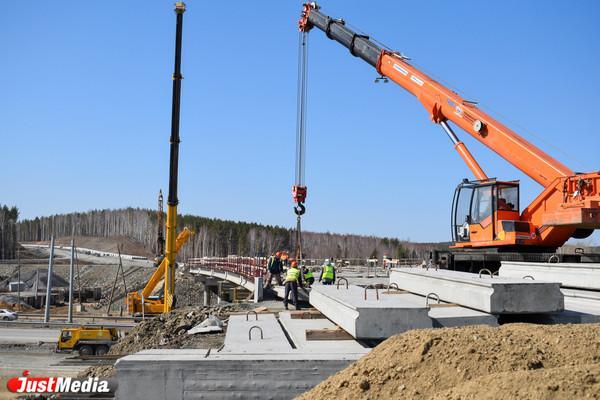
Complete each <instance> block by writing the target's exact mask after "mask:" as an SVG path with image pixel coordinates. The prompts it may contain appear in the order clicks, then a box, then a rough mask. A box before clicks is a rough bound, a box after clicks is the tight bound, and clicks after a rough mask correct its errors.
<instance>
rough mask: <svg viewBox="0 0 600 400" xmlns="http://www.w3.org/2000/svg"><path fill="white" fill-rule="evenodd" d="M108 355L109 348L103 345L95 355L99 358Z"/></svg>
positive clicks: (97, 348) (97, 349)
mask: <svg viewBox="0 0 600 400" xmlns="http://www.w3.org/2000/svg"><path fill="white" fill-rule="evenodd" d="M106 353H108V346H106V345H103V344H102V345H100V346H98V347H96V351H95V354H96V355H97V356H103V355H105V354H106Z"/></svg>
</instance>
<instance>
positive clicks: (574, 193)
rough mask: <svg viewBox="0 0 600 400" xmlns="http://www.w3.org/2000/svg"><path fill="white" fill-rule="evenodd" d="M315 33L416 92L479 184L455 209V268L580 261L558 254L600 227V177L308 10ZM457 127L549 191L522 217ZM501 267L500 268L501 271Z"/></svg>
mask: <svg viewBox="0 0 600 400" xmlns="http://www.w3.org/2000/svg"><path fill="white" fill-rule="evenodd" d="M312 28H318V29H320V30H322V31H323V32H325V34H326V35H327V37H328V38H330V39H332V40H335V41H337V42H338V43H340V44H341V45H343V46H345V47H346V48H348V50H349V51H350V54H352V55H353V56H355V57H358V58H361V59H362V60H364V61H366V62H367V63H369V64H370V65H371V66H372V67H374V68H375V69H376V71H377V72H378V73H379V74H380V75H381V79H390V80H392V81H393V82H395V83H396V84H398V85H400V86H401V87H402V88H404V89H406V90H407V91H408V92H410V93H412V94H413V95H414V96H415V97H416V98H417V99H418V100H419V101H420V102H421V103H422V105H423V106H424V107H425V109H426V110H427V112H428V113H429V116H430V118H431V120H432V121H433V122H434V123H436V124H439V125H440V126H441V127H442V129H443V130H444V131H445V132H446V134H447V135H448V136H449V138H450V140H451V141H452V144H453V146H454V148H455V149H456V151H457V152H458V153H459V155H460V156H461V158H462V159H463V160H464V162H465V163H466V164H467V166H468V167H469V169H470V170H471V172H472V173H473V175H474V176H475V178H476V180H473V181H469V180H467V179H465V180H463V182H462V183H460V184H459V185H458V187H457V188H456V191H455V193H454V199H453V205H452V217H451V228H452V240H453V242H454V244H453V246H451V249H452V250H451V259H452V260H451V261H452V264H451V265H453V266H454V268H456V269H466V270H472V269H474V267H473V265H474V264H477V265H478V266H479V265H480V264H481V262H483V263H485V264H486V266H487V267H488V268H490V267H491V268H496V267H497V266H499V262H500V261H502V260H525V261H547V260H548V257H552V259H553V260H555V261H556V260H559V259H560V260H565V261H567V260H568V261H580V260H581V257H580V256H578V255H571V257H570V258H567V257H566V256H563V255H558V254H554V252H555V251H556V249H557V248H558V247H560V246H562V245H563V244H564V243H565V242H566V241H567V240H569V238H585V237H588V236H589V235H591V234H592V233H593V231H594V229H598V228H600V172H589V173H576V172H573V171H572V170H571V169H570V168H568V167H567V166H565V165H564V164H562V163H560V162H559V161H557V160H555V159H554V158H552V157H550V156H549V155H548V154H546V153H544V152H543V151H542V150H540V149H538V148H537V147H535V146H534V145H533V144H531V143H529V142H528V141H526V140H525V139H523V138H522V137H521V136H519V135H518V134H517V133H515V132H514V131H512V130H511V129H509V128H508V127H506V126H505V125H503V124H502V123H500V122H498V121H497V120H495V119H494V118H492V117H491V116H489V115H488V114H486V113H485V112H483V111H482V110H480V109H479V108H478V107H477V105H476V104H475V103H473V102H470V101H467V100H465V99H463V98H462V97H461V96H460V95H458V94H457V93H455V92H454V91H452V90H450V89H448V88H446V87H444V86H443V85H441V84H440V83H439V82H436V81H435V80H433V79H432V78H430V77H429V76H427V75H426V74H424V73H423V72H421V71H419V70H418V69H417V68H415V67H414V66H412V65H411V64H410V63H409V62H408V60H407V58H406V57H404V56H403V55H402V54H401V53H399V52H396V51H390V50H387V49H383V48H381V47H380V46H378V45H377V44H376V43H375V42H374V41H372V40H370V39H369V37H368V36H366V35H362V34H358V33H356V32H355V31H353V30H351V29H349V28H348V27H347V26H346V24H345V22H344V20H342V19H334V18H331V17H329V16H327V15H325V14H323V13H322V12H321V10H320V7H319V6H318V5H317V4H316V3H306V4H304V7H303V10H302V14H301V18H300V21H299V30H300V32H301V35H306V34H307V33H308V32H309V31H310V30H311V29H312ZM450 122H452V123H454V124H456V125H457V126H458V127H460V128H461V129H463V130H464V131H466V132H467V133H469V134H470V135H471V136H473V137H474V138H475V139H477V140H479V141H480V142H481V143H483V144H484V145H485V146H487V147H489V148H490V149H492V150H493V151H494V152H496V153H497V154H498V155H500V156H501V157H502V158H504V159H505V160H506V161H508V162H509V163H511V164H512V165H514V166H515V167H516V168H518V169H519V170H521V171H522V172H523V173H525V174H526V175H528V176H529V177H530V178H531V179H533V180H534V181H536V182H537V183H539V184H540V185H542V187H543V191H542V192H541V193H540V194H539V196H538V197H537V198H536V199H535V200H533V202H532V203H531V204H529V205H528V206H527V207H525V208H523V210H522V211H520V207H519V182H518V181H499V180H496V179H495V178H489V177H488V175H487V174H486V173H485V172H484V171H483V169H482V168H481V167H480V165H479V164H478V162H477V160H475V158H474V157H473V155H472V154H471V153H470V152H469V150H468V149H467V147H466V146H465V144H464V143H463V142H461V141H460V140H459V139H458V137H457V136H456V134H455V133H454V131H453V129H452V127H451V126H450V124H449V123H450ZM494 264H495V265H494Z"/></svg>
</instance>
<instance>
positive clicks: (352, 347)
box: [279, 312, 371, 355]
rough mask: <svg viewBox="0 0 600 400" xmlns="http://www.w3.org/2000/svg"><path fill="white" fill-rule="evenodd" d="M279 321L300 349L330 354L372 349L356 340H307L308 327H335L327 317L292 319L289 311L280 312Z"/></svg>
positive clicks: (355, 352) (363, 352)
mask: <svg viewBox="0 0 600 400" xmlns="http://www.w3.org/2000/svg"><path fill="white" fill-rule="evenodd" d="M279 321H280V322H281V324H282V325H283V327H284V329H285V331H286V332H287V334H288V335H289V337H290V339H291V340H292V342H293V343H294V346H296V348H297V349H298V350H299V351H302V352H309V353H317V354H318V353H329V354H338V353H339V354H350V353H354V354H361V355H362V354H366V353H368V352H369V351H370V350H371V349H370V348H367V347H363V346H362V345H361V344H360V343H358V342H357V341H356V340H306V330H307V329H326V328H334V327H335V324H334V323H333V322H331V321H330V320H328V319H327V318H320V319H292V318H291V317H290V313H289V312H281V313H279Z"/></svg>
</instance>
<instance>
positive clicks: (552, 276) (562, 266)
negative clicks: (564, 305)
mask: <svg viewBox="0 0 600 400" xmlns="http://www.w3.org/2000/svg"><path fill="white" fill-rule="evenodd" d="M499 275H500V276H501V277H517V278H522V277H523V276H527V275H529V276H532V277H533V278H534V279H536V280H545V281H551V282H560V283H561V285H562V286H567V287H573V288H580V289H592V290H600V264H596V263H532V262H513V261H502V265H501V267H500V271H499Z"/></svg>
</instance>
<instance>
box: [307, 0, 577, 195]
mask: <svg viewBox="0 0 600 400" xmlns="http://www.w3.org/2000/svg"><path fill="white" fill-rule="evenodd" d="M312 27H316V28H319V29H320V30H322V31H323V32H325V34H326V35H327V37H328V38H330V39H332V40H335V41H337V42H338V43H340V44H341V45H343V46H344V47H346V48H348V49H349V50H350V53H351V54H352V55H354V56H356V57H359V58H361V59H363V60H364V61H366V62H367V63H369V64H370V65H371V66H373V67H375V68H376V69H377V71H378V72H379V73H380V74H381V75H383V76H386V77H388V78H389V79H391V80H392V81H394V82H395V83H397V84H398V85H400V86H402V87H403V88H404V89H406V90H407V91H409V92H410V93H412V94H413V95H414V96H416V97H417V99H418V100H419V101H420V102H421V103H422V104H423V106H424V107H425V108H426V109H427V111H428V112H429V115H430V118H431V119H432V121H433V122H436V123H440V122H443V121H446V120H450V121H452V122H454V123H455V124H456V125H458V126H459V127H460V128H462V129H463V130H465V131H466V132H468V133H469V134H471V136H473V137H475V138H476V139H477V140H479V141H480V142H482V143H483V144H484V145H486V146H487V147H489V148H490V149H492V150H493V151H494V152H496V153H497V154H498V155H500V156H501V157H502V158H504V159H505V160H507V161H508V162H510V163H511V164H512V165H514V166H515V167H516V168H518V169H519V170H521V171H522V172H523V173H525V174H526V175H528V176H529V177H530V178H531V179H533V180H534V181H536V182H538V183H539V184H540V185H542V186H544V187H547V186H548V185H550V184H551V183H552V181H553V180H554V179H555V178H557V177H560V176H570V175H573V171H571V170H570V169H569V168H568V167H566V166H565V165H563V164H562V163H560V162H559V161H557V160H555V159H554V158H552V157H551V156H549V155H548V154H546V153H544V152H543V151H542V150H540V149H538V148H537V147H535V146H534V145H533V144H531V143H529V142H528V141H526V140H525V139H523V138H522V137H520V136H519V135H518V134H516V133H515V132H513V131H512V130H511V129H509V128H508V127H506V126H505V125H503V124H502V123H500V122H498V121H496V120H495V119H494V118H492V117H491V116H489V115H487V114H486V113H485V112H483V111H482V110H480V109H479V108H478V107H477V106H476V105H475V104H474V103H472V102H469V101H466V100H465V99H463V98H462V97H461V96H460V95H458V94H457V93H455V92H453V91H452V90H450V89H448V88H446V87H444V86H442V85H441V84H439V83H438V82H436V81H435V80H434V79H432V78H430V77H429V76H427V75H426V74H424V73H423V72H421V71H419V70H418V69H416V68H415V67H413V66H412V65H410V64H409V63H408V61H407V60H406V58H405V57H403V56H402V55H401V54H399V53H397V52H391V51H387V50H385V49H382V48H381V47H380V46H378V45H377V44H375V43H374V42H373V41H371V40H370V39H369V37H368V36H366V35H362V34H358V33H356V32H354V31H353V30H352V29H350V28H348V27H347V26H346V25H345V22H344V20H341V19H333V18H331V17H329V16H327V15H325V14H323V13H321V12H320V10H319V8H318V6H316V4H315V3H310V4H306V5H305V8H304V11H303V17H302V19H301V20H300V30H302V31H306V30H308V29H310V28H312Z"/></svg>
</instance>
